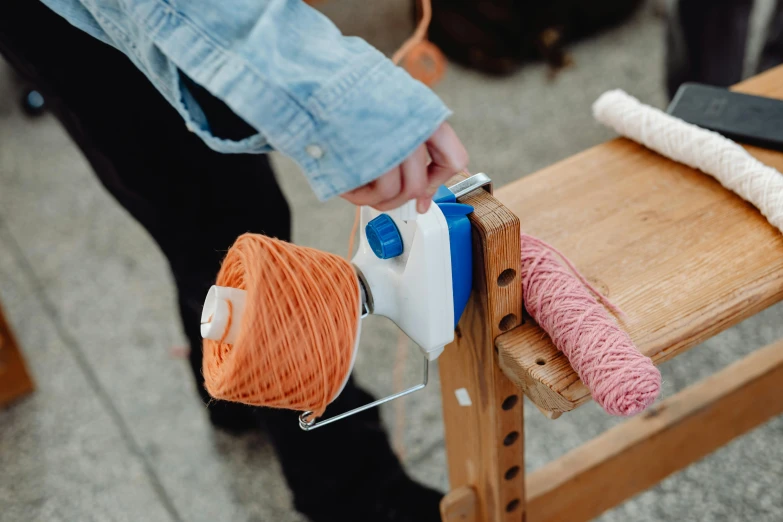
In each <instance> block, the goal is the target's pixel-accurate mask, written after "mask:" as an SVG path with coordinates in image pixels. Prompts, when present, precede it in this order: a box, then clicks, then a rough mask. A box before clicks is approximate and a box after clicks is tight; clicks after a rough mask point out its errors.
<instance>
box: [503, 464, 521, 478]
mask: <svg viewBox="0 0 783 522" xmlns="http://www.w3.org/2000/svg"><path fill="white" fill-rule="evenodd" d="M517 475H519V466H511V467H510V468H508V470H506V474H505V475H503V476H504V477H505V479H506V480H513V479H514V478H516V476H517Z"/></svg>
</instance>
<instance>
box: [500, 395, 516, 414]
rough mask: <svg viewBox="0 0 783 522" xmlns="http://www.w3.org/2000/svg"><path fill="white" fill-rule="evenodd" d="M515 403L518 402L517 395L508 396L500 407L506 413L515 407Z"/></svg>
mask: <svg viewBox="0 0 783 522" xmlns="http://www.w3.org/2000/svg"><path fill="white" fill-rule="evenodd" d="M517 401H519V396H518V395H509V396H508V397H506V399H505V400H504V401H503V404H501V405H500V407H501V408H503V409H504V410H506V411H508V410H510V409H511V408H513V407H514V406H516V405H517Z"/></svg>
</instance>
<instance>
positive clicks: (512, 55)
mask: <svg viewBox="0 0 783 522" xmlns="http://www.w3.org/2000/svg"><path fill="white" fill-rule="evenodd" d="M640 4H641V0H600V1H599V0H594V1H591V2H584V1H578V0H553V1H550V2H541V1H539V2H524V1H520V0H433V1H432V10H433V16H432V24H431V26H430V30H429V38H430V40H431V41H432V42H433V43H434V44H435V45H437V46H438V47H440V49H441V50H442V51H443V52H444V54H446V56H447V57H448V58H449V59H450V60H452V61H454V62H456V63H460V64H462V65H465V66H467V67H471V68H474V69H478V70H480V71H482V72H485V73H488V74H493V75H506V74H510V73H512V72H514V71H516V70H517V69H518V68H519V67H520V66H521V65H522V64H524V63H525V62H530V61H536V60H544V61H545V62H546V63H548V64H549V65H550V66H551V67H552V68H553V69H554V70H557V69H560V68H562V67H564V66H566V65H568V64H569V57H568V55H567V54H566V52H565V48H564V46H565V44H567V43H570V42H574V41H577V40H581V39H583V38H586V37H588V36H592V35H594V34H596V33H598V32H599V31H601V30H604V29H607V28H609V27H612V26H615V25H617V24H619V23H620V22H622V21H624V20H626V19H627V18H628V17H629V16H630V15H631V14H632V13H633V12H634V11H635V10H636V8H637V7H638V6H639V5H640Z"/></svg>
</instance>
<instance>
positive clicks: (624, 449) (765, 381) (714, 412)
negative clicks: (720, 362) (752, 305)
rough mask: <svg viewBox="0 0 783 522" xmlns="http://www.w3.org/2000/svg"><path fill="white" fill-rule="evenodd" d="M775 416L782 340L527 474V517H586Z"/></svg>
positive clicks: (779, 409)
mask: <svg viewBox="0 0 783 522" xmlns="http://www.w3.org/2000/svg"><path fill="white" fill-rule="evenodd" d="M780 413H783V340H781V341H779V342H777V343H775V344H772V345H770V346H767V347H766V348H762V349H760V350H757V351H755V352H753V353H752V354H750V355H748V356H747V357H745V358H744V359H742V360H741V361H738V362H736V363H734V364H731V365H729V366H728V367H726V368H725V369H723V370H721V371H720V372H717V373H715V374H713V375H711V376H709V377H707V378H705V379H704V380H702V381H700V382H699V383H697V384H694V385H692V386H690V387H689V388H686V389H685V390H683V391H681V392H679V393H678V394H676V395H674V396H672V397H670V398H668V399H666V400H664V401H662V402H661V403H660V404H658V405H657V406H656V407H654V408H653V409H652V410H650V411H648V412H647V413H646V414H644V415H642V416H639V417H636V418H634V419H631V420H629V421H626V422H625V423H623V424H620V425H619V426H616V427H615V428H613V429H610V430H608V431H606V432H604V433H603V434H602V435H600V436H598V437H596V438H595V439H593V440H591V441H590V442H587V443H586V444H584V445H582V446H580V447H579V448H576V449H575V450H573V451H571V452H570V453H567V454H566V455H564V456H563V457H561V458H559V459H557V460H555V461H553V462H550V463H549V464H547V465H545V466H544V467H543V468H541V469H539V470H537V471H535V472H533V473H531V474H529V475H528V476H527V479H526V483H527V494H528V497H527V520H528V522H556V521H562V522H579V521H582V520H591V519H592V518H594V517H596V516H598V515H600V514H601V513H603V512H604V511H606V510H607V509H609V508H611V507H613V506H616V505H617V504H619V503H621V502H623V501H624V500H626V499H628V498H630V497H632V496H634V495H635V494H637V493H639V492H641V491H644V490H646V489H647V488H649V487H650V486H653V485H655V484H657V483H658V482H660V481H661V480H662V479H664V478H665V477H667V476H668V475H670V474H672V473H674V472H675V471H678V470H680V469H682V468H684V467H686V466H688V465H689V464H691V463H693V462H695V461H697V460H699V459H701V458H702V457H704V456H706V455H709V454H710V453H712V452H713V451H715V450H716V449H718V448H720V447H721V446H723V445H724V444H726V443H728V442H729V441H731V440H732V439H734V438H736V437H738V436H740V435H742V434H744V433H746V432H748V431H750V430H751V429H753V428H755V427H757V426H759V425H760V424H762V423H764V422H765V421H767V420H768V419H770V418H771V417H774V416H776V415H778V414H780Z"/></svg>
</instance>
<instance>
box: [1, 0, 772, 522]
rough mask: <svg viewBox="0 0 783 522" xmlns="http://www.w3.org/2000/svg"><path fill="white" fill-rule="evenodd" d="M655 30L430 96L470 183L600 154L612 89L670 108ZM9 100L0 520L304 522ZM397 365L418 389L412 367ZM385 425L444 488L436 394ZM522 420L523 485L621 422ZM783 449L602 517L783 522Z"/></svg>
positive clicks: (340, 208) (113, 224)
mask: <svg viewBox="0 0 783 522" xmlns="http://www.w3.org/2000/svg"><path fill="white" fill-rule="evenodd" d="M324 9H325V10H326V11H327V13H328V14H329V15H330V16H331V17H332V18H333V19H335V20H336V21H337V23H338V24H339V25H341V26H342V27H343V28H344V29H345V30H346V32H350V33H355V34H360V35H362V36H364V37H366V38H367V39H368V40H370V41H371V42H372V43H374V44H376V45H378V46H379V47H380V48H381V49H383V50H384V51H391V50H393V49H394V47H395V46H396V45H397V44H398V43H399V42H400V41H401V40H402V39H403V38H404V37H405V36H406V35H407V32H408V31H409V29H410V28H409V23H408V19H407V16H408V10H407V2H406V1H403V0H395V1H387V2H374V3H373V8H372V9H370V8H368V7H367V4H366V3H365V2H362V1H361V0H332V1H331V2H329V3H327V4H326V5H325V7H324ZM349 19H350V20H349ZM663 30H664V28H663V24H662V21H661V20H660V19H659V18H657V17H656V15H655V12H654V9H653V8H652V7H648V8H645V9H643V10H642V11H641V12H640V13H639V14H638V15H636V16H635V17H634V18H633V20H632V21H630V22H629V23H628V24H626V25H625V26H623V27H621V28H619V29H616V30H613V31H611V32H609V33H607V34H605V35H602V36H601V37H598V38H595V39H593V40H591V41H588V42H585V43H582V44H580V45H578V46H576V47H575V48H574V57H575V60H576V65H575V66H574V67H572V68H570V69H568V70H566V71H564V72H563V73H562V74H561V75H559V76H558V77H557V78H556V79H555V80H554V81H549V80H547V77H546V74H545V69H544V68H543V67H542V66H538V65H531V66H528V67H526V68H525V69H523V70H522V71H521V72H520V73H518V74H516V75H514V76H513V77H511V78H507V79H488V78H486V77H484V76H481V75H479V74H476V73H473V72H470V71H466V70H463V69H460V68H459V67H456V66H453V67H451V68H450V70H449V73H448V75H447V77H446V79H445V80H444V81H443V82H442V83H441V84H440V85H438V87H437V91H438V93H439V94H440V95H441V96H442V97H443V98H444V100H445V101H446V102H447V103H448V104H449V105H450V106H451V107H452V108H453V109H454V112H455V116H454V117H453V119H452V123H453V125H454V127H455V128H456V129H457V130H458V132H459V133H460V136H461V137H462V139H463V141H464V143H465V144H466V145H467V147H468V149H469V151H470V153H471V167H472V170H473V171H484V172H487V173H489V174H490V175H491V176H492V177H493V178H494V180H495V181H496V183H498V184H503V183H506V182H509V181H511V180H513V179H516V178H518V177H520V176H524V175H526V174H528V173H531V172H533V171H535V170H537V169H540V168H542V167H545V166H547V165H549V164H551V163H553V162H555V161H557V160H560V159H562V158H564V157H566V156H569V155H571V154H573V153H576V152H578V151H580V150H582V149H584V148H586V147H589V146H591V145H594V144H597V143H599V142H601V141H604V140H606V139H608V138H610V137H611V134H610V133H609V132H607V131H606V130H605V129H602V128H601V127H599V126H598V125H597V124H596V123H595V122H594V121H593V120H592V118H591V116H590V104H591V103H592V101H593V100H595V98H596V97H597V96H598V95H599V94H600V93H602V92H603V91H604V90H606V89H609V88H614V87H621V88H623V89H625V90H627V91H628V92H630V93H632V94H634V95H635V96H637V97H639V98H640V99H642V100H643V101H645V102H648V103H651V104H653V105H656V106H660V107H662V106H664V105H665V103H666V100H665V98H664V92H663V88H662V85H663V81H662V80H663V73H662V69H663V68H662V64H663ZM20 89H21V86H20V85H19V84H18V83H17V82H16V80H15V78H14V77H13V76H12V75H11V74H10V71H9V70H8V69H7V68H6V67H5V66H3V65H2V64H0V301H1V302H2V304H3V306H4V307H5V309H6V312H7V315H8V316H9V320H10V322H11V324H12V326H13V328H14V330H15V331H16V334H17V336H18V338H19V341H20V343H21V346H22V347H23V350H24V353H25V354H26V356H27V358H28V360H29V363H30V365H31V369H32V373H33V375H34V377H35V380H36V382H37V385H38V389H37V391H36V393H35V394H34V395H32V396H30V397H29V398H27V399H25V400H23V401H20V402H18V403H17V404H15V405H13V406H12V407H10V408H8V409H5V410H3V411H0V521H2V522H12V521H13V522H16V521H29V520H46V521H49V520H52V521H56V520H62V521H77V520H78V521H89V520H95V521H122V520H129V521H140V520H145V521H172V520H174V521H177V520H186V521H202V520H203V521H214V520H231V521H272V520H275V521H281V522H289V521H300V520H303V519H302V518H301V517H300V516H298V515H297V514H296V513H294V512H292V510H291V506H290V497H289V494H288V491H287V490H286V487H285V485H284V483H283V481H282V478H281V476H280V471H279V467H278V464H277V462H276V461H275V457H274V453H273V451H272V449H271V447H270V446H269V445H268V444H267V442H266V441H265V440H264V438H263V436H262V435H248V436H244V437H239V438H234V437H230V436H227V435H223V434H221V433H217V432H215V431H214V430H213V429H212V428H211V427H210V425H209V422H208V420H207V416H206V414H205V411H204V408H203V407H202V406H201V405H200V404H199V402H198V401H197V399H196V395H195V393H194V392H193V389H192V384H191V379H190V376H189V375H188V369H187V364H186V362H185V361H183V360H181V359H177V358H176V357H173V356H172V355H171V351H170V349H171V347H172V346H178V345H181V344H182V343H183V337H182V334H181V332H180V326H179V323H178V321H179V318H178V315H177V313H176V310H175V301H174V294H173V287H172V282H171V278H170V275H169V273H168V272H167V268H166V265H165V262H164V259H163V257H162V255H161V253H160V252H159V251H158V250H157V249H156V247H155V245H154V244H153V242H152V241H151V239H150V237H149V236H148V235H147V234H146V232H145V231H143V230H142V229H141V228H140V227H139V226H138V225H137V224H136V223H135V222H133V221H132V220H131V219H129V217H128V215H127V214H126V213H125V211H124V210H123V209H121V208H118V207H117V205H116V204H115V203H114V201H113V200H112V199H111V198H110V197H109V196H108V195H107V194H106V193H105V192H104V190H103V189H102V187H100V186H99V185H98V183H97V182H96V180H95V179H94V177H93V176H92V174H91V172H90V170H89V168H88V165H87V163H86V162H85V160H84V158H83V157H82V156H81V155H80V153H79V152H78V151H77V150H76V149H75V148H74V146H73V144H72V143H71V141H70V139H69V138H68V137H67V136H66V134H65V133H64V132H63V130H62V129H61V128H60V126H59V125H58V123H57V122H56V121H55V120H54V118H52V117H51V116H49V115H45V116H43V117H41V118H38V119H28V118H26V117H25V116H23V114H22V112H21V110H20V108H19V106H18V103H17V102H18V96H19V93H20ZM274 161H275V164H276V166H277V170H278V173H279V177H280V180H281V182H282V184H283V186H284V188H285V191H286V193H287V195H288V197H289V198H290V201H291V203H292V206H293V210H294V226H295V240H296V241H297V242H298V243H301V244H305V245H309V246H313V247H318V248H321V249H325V250H329V251H333V252H337V253H340V254H343V253H344V252H345V248H346V244H347V237H348V231H349V227H350V223H351V219H352V209H351V208H350V207H349V205H347V204H346V203H344V202H342V201H339V200H335V201H331V202H329V203H327V204H318V203H317V201H316V199H315V198H314V197H313V196H312V194H311V193H310V191H309V189H308V188H307V185H306V183H305V180H304V177H303V176H302V175H301V174H300V173H299V172H298V170H297V169H296V167H295V166H294V165H293V164H292V163H290V162H289V161H287V160H286V159H284V158H281V157H278V156H276V157H275V158H274ZM323 223H328V224H329V229H327V231H326V232H323ZM523 226H524V224H523ZM316 230H318V232H316ZM781 317H783V307H781V306H776V307H773V308H771V309H769V310H767V311H766V312H764V313H761V314H759V315H758V316H756V317H754V318H753V319H751V320H748V321H746V322H744V323H743V324H741V325H739V326H738V327H735V328H732V329H731V330H729V331H727V332H725V333H724V334H722V335H720V336H718V337H716V338H714V339H712V340H710V341H709V342H707V343H705V344H704V345H703V346H700V347H697V348H695V349H694V350H692V351H691V352H689V353H688V354H686V355H683V356H681V357H679V358H677V359H676V360H675V361H674V362H672V363H670V364H666V365H664V367H663V373H664V379H665V395H670V394H672V393H674V392H676V391H677V390H680V389H682V388H683V387H684V386H686V385H687V384H688V383H690V382H693V381H695V380H696V379H698V378H700V377H702V376H704V375H707V374H709V373H712V372H713V371H715V370H716V369H719V368H721V367H723V366H725V365H726V364H727V363H729V362H731V361H734V360H736V359H739V358H741V357H742V356H743V355H745V354H747V353H748V352H750V351H752V350H754V349H756V348H758V347H760V346H762V345H764V344H767V343H770V342H772V341H773V340H775V339H777V338H780V337H782V336H783V320H781ZM364 332H365V333H364V337H363V342H362V345H363V346H362V350H361V352H360V356H359V361H358V364H357V369H356V374H357V376H358V379H359V381H360V382H361V383H362V384H364V385H365V386H366V387H367V388H369V389H370V390H371V391H372V392H373V393H375V394H378V395H380V394H386V393H388V392H390V391H391V389H392V387H393V383H392V378H391V375H392V368H393V366H394V361H395V339H396V332H395V330H394V329H393V328H391V327H390V326H389V325H388V324H385V323H384V322H383V321H379V320H372V321H371V324H368V325H367V326H366V328H365V330H364ZM407 361H408V363H409V364H408V366H409V368H408V370H409V372H408V375H407V378H408V379H409V380H410V381H412V380H413V379H415V378H416V373H415V370H416V362H417V361H418V359H417V358H416V357H414V355H413V352H411V355H410V356H409V357H408V358H407ZM383 415H384V419H385V420H386V421H387V423H388V425H389V426H390V428H391V429H392V430H393V431H398V432H401V433H402V437H401V438H400V439H401V441H402V444H401V448H402V451H403V453H404V456H405V464H406V466H407V467H408V469H409V470H410V472H411V473H412V474H413V475H414V476H415V477H417V478H418V479H420V480H422V481H424V482H426V483H427V484H430V485H432V486H435V487H438V488H441V489H443V490H445V489H446V488H447V487H448V482H447V473H446V462H445V454H444V446H443V430H442V422H441V412H440V396H439V389H438V379H437V377H435V378H434V379H433V381H432V384H431V386H429V387H428V388H427V389H426V390H425V391H422V392H420V393H419V394H417V395H416V396H414V397H412V398H409V399H407V400H405V401H404V402H398V403H396V404H392V405H389V406H386V407H384V408H383ZM525 415H526V423H527V424H526V430H527V431H526V441H525V442H526V456H527V463H528V468H529V470H530V469H534V468H536V467H538V466H540V465H542V464H544V463H545V462H547V461H549V460H550V459H552V458H555V457H557V456H559V455H561V454H563V453H564V452H565V451H567V450H569V449H571V448H574V447H576V446H577V445H578V444H580V443H581V442H583V441H585V440H587V439H588V438H590V437H592V436H594V435H596V434H598V433H600V432H601V431H603V430H604V429H606V428H607V427H609V426H611V425H614V424H615V423H616V422H617V421H616V420H615V419H613V418H610V417H608V416H607V415H606V414H604V413H603V412H602V411H600V410H599V408H597V407H596V406H595V405H594V404H590V405H588V406H585V407H584V408H582V409H580V410H578V411H576V412H574V413H572V414H568V415H565V416H563V417H562V418H560V419H559V420H557V421H549V420H547V419H545V418H544V417H543V416H542V415H541V414H540V413H539V412H538V411H537V410H535V408H532V407H530V408H527V410H526V414H525ZM401 417H403V418H404V419H405V422H404V424H399V423H398V421H397V420H396V419H398V418H401ZM396 426H398V427H396ZM395 427H396V428H395ZM782 437H783V418H777V419H774V420H772V421H771V422H769V423H768V424H767V425H765V426H763V427H762V428H759V429H758V430H756V431H754V432H752V433H751V434H749V435H747V436H745V437H743V438H741V439H739V440H737V441H735V442H734V443H732V444H730V445H729V446H727V447H726V448H724V449H722V450H721V451H719V452H717V453H716V454H714V455H712V456H710V457H708V458H706V459H704V460H703V461H701V462H699V463H698V464H696V465H695V466H692V467H691V468H689V469H688V470H686V471H684V472H682V473H679V474H677V475H675V476H673V477H671V478H669V479H667V480H665V481H664V482H663V483H662V484H661V485H659V486H658V487H656V488H654V489H652V490H651V491H649V492H646V493H644V494H642V495H639V496H638V497H636V498H635V499H633V500H631V501H629V502H627V503H626V504H624V505H622V506H620V507H618V508H616V509H615V510H613V511H611V512H609V513H607V514H605V515H604V516H603V517H602V518H601V520H602V521H604V522H620V521H631V520H632V521H639V522H647V521H650V522H652V521H660V520H671V521H688V520H699V521H744V520H754V521H759V522H761V521H769V522H773V521H780V520H783V488H781V486H780V483H781V476H783V443H782V442H781V440H782Z"/></svg>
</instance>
